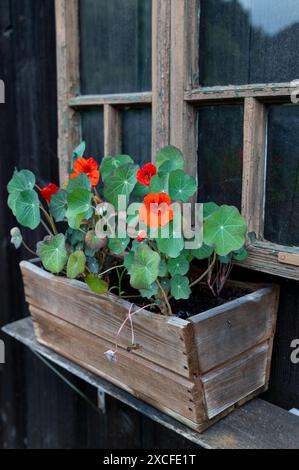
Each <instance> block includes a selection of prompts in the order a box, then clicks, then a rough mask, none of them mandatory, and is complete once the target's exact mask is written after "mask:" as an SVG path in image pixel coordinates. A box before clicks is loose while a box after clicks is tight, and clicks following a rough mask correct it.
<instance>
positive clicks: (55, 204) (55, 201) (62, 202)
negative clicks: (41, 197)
mask: <svg viewBox="0 0 299 470" xmlns="http://www.w3.org/2000/svg"><path fill="white" fill-rule="evenodd" d="M66 207H67V192H66V191H64V189H60V190H59V191H57V193H55V194H53V195H52V197H51V202H50V212H51V214H52V216H53V217H54V219H55V220H56V222H61V221H62V220H64V218H65V213H66Z"/></svg>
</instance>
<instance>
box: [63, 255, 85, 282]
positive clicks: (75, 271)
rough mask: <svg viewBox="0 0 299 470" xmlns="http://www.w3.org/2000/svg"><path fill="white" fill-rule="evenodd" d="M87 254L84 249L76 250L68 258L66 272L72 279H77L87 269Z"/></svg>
mask: <svg viewBox="0 0 299 470" xmlns="http://www.w3.org/2000/svg"><path fill="white" fill-rule="evenodd" d="M85 265H86V256H85V254H84V253H83V251H74V253H72V254H71V255H70V257H69V259H68V262H67V268H66V273H67V277H68V278H70V279H76V277H78V276H79V274H83V273H84V271H85Z"/></svg>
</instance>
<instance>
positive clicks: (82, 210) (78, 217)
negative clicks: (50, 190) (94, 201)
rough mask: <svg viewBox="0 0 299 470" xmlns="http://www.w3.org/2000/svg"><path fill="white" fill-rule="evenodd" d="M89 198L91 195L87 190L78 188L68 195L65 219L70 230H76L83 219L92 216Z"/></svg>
mask: <svg viewBox="0 0 299 470" xmlns="http://www.w3.org/2000/svg"><path fill="white" fill-rule="evenodd" d="M91 198H92V194H91V193H90V192H89V191H88V190H87V189H80V188H78V189H75V191H73V192H72V193H70V194H68V196H67V204H68V207H67V211H66V217H67V219H68V223H69V226H70V227H71V228H74V229H78V228H79V227H80V224H81V222H82V220H83V219H89V218H90V217H91V216H92V212H93V209H92V206H91Z"/></svg>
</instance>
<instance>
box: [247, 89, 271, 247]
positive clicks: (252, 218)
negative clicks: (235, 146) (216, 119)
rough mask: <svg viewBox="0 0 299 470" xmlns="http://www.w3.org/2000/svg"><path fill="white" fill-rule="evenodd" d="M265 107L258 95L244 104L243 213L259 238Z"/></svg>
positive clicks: (261, 206) (260, 232) (264, 150)
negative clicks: (257, 97)
mask: <svg viewBox="0 0 299 470" xmlns="http://www.w3.org/2000/svg"><path fill="white" fill-rule="evenodd" d="M265 159H266V108H265V106H264V105H263V104H261V103H260V102H259V101H258V100H257V99H255V98H246V99H245V107H244V143H243V181H242V213H243V215H244V217H245V219H246V221H247V225H248V231H249V232H254V233H255V234H256V237H257V238H258V239H260V238H262V237H263V233H264V199H265V194H264V191H265V184H264V180H265Z"/></svg>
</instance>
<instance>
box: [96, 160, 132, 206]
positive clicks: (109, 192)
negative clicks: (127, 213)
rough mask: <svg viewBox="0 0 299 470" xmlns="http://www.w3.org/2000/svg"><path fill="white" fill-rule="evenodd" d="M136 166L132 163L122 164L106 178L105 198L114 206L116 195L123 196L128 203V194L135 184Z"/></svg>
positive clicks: (116, 200)
mask: <svg viewBox="0 0 299 470" xmlns="http://www.w3.org/2000/svg"><path fill="white" fill-rule="evenodd" d="M137 170H138V167H137V166H134V165H132V164H130V163H129V164H127V165H123V166H121V167H120V168H118V169H117V170H115V171H114V172H113V173H112V174H111V175H110V176H109V178H107V179H106V181H105V185H104V196H105V199H106V200H107V201H108V202H110V203H111V204H113V206H114V207H115V208H117V207H118V197H119V196H125V198H126V201H127V203H128V200H129V196H130V194H131V193H132V191H133V189H134V187H135V185H136V182H137V180H136V172H137Z"/></svg>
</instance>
